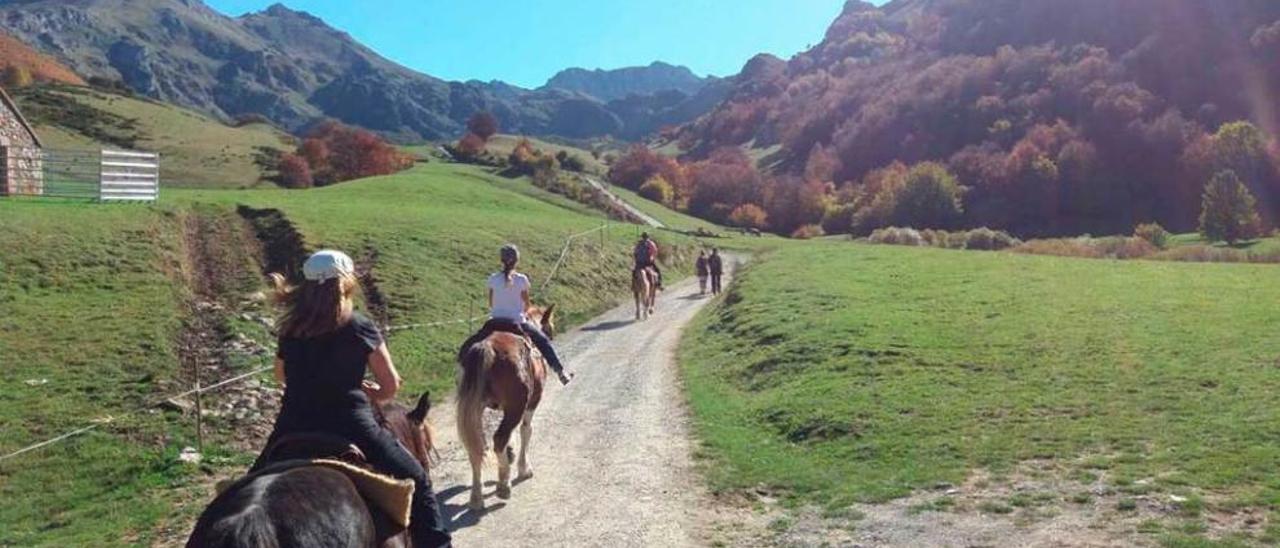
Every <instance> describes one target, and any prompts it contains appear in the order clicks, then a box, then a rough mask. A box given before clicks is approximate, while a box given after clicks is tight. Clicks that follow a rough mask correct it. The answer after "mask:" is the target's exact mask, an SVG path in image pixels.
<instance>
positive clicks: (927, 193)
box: [892, 162, 964, 228]
mask: <svg viewBox="0 0 1280 548" xmlns="http://www.w3.org/2000/svg"><path fill="white" fill-rule="evenodd" d="M963 193H964V188H963V187H961V186H960V183H959V182H958V181H957V180H956V177H955V175H952V174H951V172H950V171H947V168H946V167H945V166H943V165H942V164H938V163H934V162H925V163H923V164H919V165H916V166H914V167H912V168H911V170H910V171H908V172H907V178H906V181H905V183H904V184H903V185H902V188H901V189H899V190H898V191H897V193H896V195H895V196H894V205H893V215H892V222H893V223H894V224H897V225H901V226H922V227H926V228H948V227H951V226H953V225H955V223H956V222H958V221H959V220H960V216H961V215H963V214H964V207H963V206H962V205H961V203H960V197H961V196H962V195H963Z"/></svg>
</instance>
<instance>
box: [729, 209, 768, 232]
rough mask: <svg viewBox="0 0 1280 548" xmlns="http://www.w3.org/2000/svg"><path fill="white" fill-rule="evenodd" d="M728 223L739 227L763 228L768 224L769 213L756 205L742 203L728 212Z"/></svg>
mask: <svg viewBox="0 0 1280 548" xmlns="http://www.w3.org/2000/svg"><path fill="white" fill-rule="evenodd" d="M729 224H731V225H733V226H736V227H739V228H755V229H758V230H764V228H765V227H767V226H769V215H768V214H766V213H765V212H764V209H763V208H761V207H760V206H758V205H755V204H743V205H740V206H738V207H737V208H736V209H734V210H733V212H732V213H730V214H729Z"/></svg>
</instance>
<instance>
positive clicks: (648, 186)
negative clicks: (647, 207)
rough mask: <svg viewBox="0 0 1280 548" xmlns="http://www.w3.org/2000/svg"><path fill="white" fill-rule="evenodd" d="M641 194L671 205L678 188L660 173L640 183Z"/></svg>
mask: <svg viewBox="0 0 1280 548" xmlns="http://www.w3.org/2000/svg"><path fill="white" fill-rule="evenodd" d="M640 195H641V196H643V197H645V198H646V199H649V200H652V201H655V202H658V203H660V204H662V205H665V206H668V207H670V206H671V205H672V203H673V202H674V201H675V198H676V190H675V188H673V187H672V186H671V183H668V182H667V180H666V179H663V178H662V176H661V175H659V176H657V177H654V178H652V179H649V181H648V182H646V183H645V184H643V185H640Z"/></svg>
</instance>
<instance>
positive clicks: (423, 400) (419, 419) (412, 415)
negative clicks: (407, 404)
mask: <svg viewBox="0 0 1280 548" xmlns="http://www.w3.org/2000/svg"><path fill="white" fill-rule="evenodd" d="M430 410H431V392H423V393H422V397H420V398H418V406H417V407H414V408H413V411H410V412H409V415H408V416H409V420H411V421H413V422H415V423H418V424H422V423H423V422H424V421H426V420H427V412H428V411H430Z"/></svg>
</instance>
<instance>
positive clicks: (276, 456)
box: [264, 432, 369, 466]
mask: <svg viewBox="0 0 1280 548" xmlns="http://www.w3.org/2000/svg"><path fill="white" fill-rule="evenodd" d="M264 453H265V455H266V457H265V458H266V461H267V462H280V461H288V460H310V459H333V460H339V461H342V462H346V463H349V464H353V465H355V466H368V464H369V463H368V459H366V458H365V455H364V451H361V450H360V448H359V447H356V445H355V444H354V443H351V442H350V441H349V440H347V439H344V438H343V437H342V436H337V435H334V434H329V433H326V432H298V433H294V434H285V435H283V436H281V437H280V439H279V440H276V442H275V443H273V444H271V446H270V447H268V448H267V450H266V451H265V452H264Z"/></svg>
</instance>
